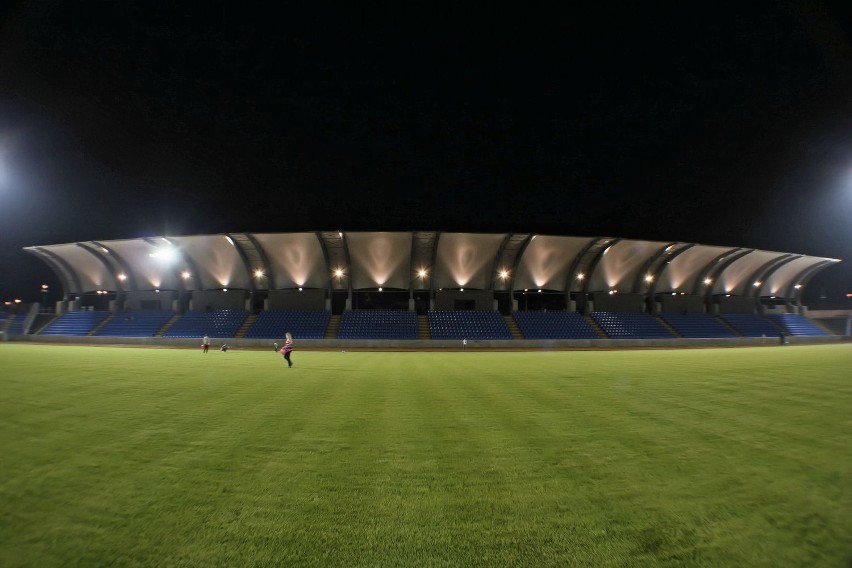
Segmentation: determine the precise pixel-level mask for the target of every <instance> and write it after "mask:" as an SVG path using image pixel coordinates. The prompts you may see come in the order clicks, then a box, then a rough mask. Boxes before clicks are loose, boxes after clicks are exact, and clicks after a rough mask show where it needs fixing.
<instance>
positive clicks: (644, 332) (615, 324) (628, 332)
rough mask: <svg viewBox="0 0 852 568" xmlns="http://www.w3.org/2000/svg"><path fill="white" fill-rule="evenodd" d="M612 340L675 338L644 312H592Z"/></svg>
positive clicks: (593, 317)
mask: <svg viewBox="0 0 852 568" xmlns="http://www.w3.org/2000/svg"><path fill="white" fill-rule="evenodd" d="M592 319H594V320H595V322H597V324H598V325H599V326H601V329H603V330H604V333H606V335H607V337H609V338H610V339H671V338H672V337H674V336H673V335H672V334H671V332H670V331H669V330H667V329H666V328H665V327H664V326H663V325H662V324H661V323H660V322H659V321H657V319H656V318H654V316H652V315H650V314H646V313H642V312H592Z"/></svg>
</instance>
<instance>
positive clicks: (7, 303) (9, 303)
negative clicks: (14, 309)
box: [3, 302, 12, 306]
mask: <svg viewBox="0 0 852 568" xmlns="http://www.w3.org/2000/svg"><path fill="white" fill-rule="evenodd" d="M3 305H4V306H11V305H12V302H3Z"/></svg>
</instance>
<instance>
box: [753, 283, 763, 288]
mask: <svg viewBox="0 0 852 568" xmlns="http://www.w3.org/2000/svg"><path fill="white" fill-rule="evenodd" d="M761 284H762V282H760V281H757V282H755V283H754V287H755V288H758V287H759V286H760V285H761Z"/></svg>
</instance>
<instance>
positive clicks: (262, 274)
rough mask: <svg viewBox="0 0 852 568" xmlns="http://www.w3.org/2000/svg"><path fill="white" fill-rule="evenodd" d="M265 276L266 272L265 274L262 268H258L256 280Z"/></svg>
mask: <svg viewBox="0 0 852 568" xmlns="http://www.w3.org/2000/svg"><path fill="white" fill-rule="evenodd" d="M263 276H264V272H263V269H262V268H258V269H257V270H255V271H254V277H255V278H263Z"/></svg>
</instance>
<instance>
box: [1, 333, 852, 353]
mask: <svg viewBox="0 0 852 568" xmlns="http://www.w3.org/2000/svg"><path fill="white" fill-rule="evenodd" d="M8 339H9V340H10V341H25V342H31V343H68V344H78V345H130V346H140V347H185V348H191V349H199V345H198V338H165V337H124V338H116V337H69V336H55V335H46V336H39V335H10V336H8ZM787 340H788V345H818V344H824V343H840V342H844V341H852V337H850V336H843V337H841V336H824V337H799V336H787ZM274 341H275V340H274V339H245V338H233V339H227V340H217V342H214V343H213V345H212V347H211V349H213V348H215V349H218V348H219V347H220V345H221V343H227V344H228V345H229V346H230V347H232V348H234V349H269V350H270V351H271V350H272V343H273V342H274ZM219 342H221V343H219ZM279 343H280V340H279ZM759 346H780V345H779V342H778V338H775V337H767V338H763V337H732V338H721V339H684V338H676V339H553V340H528V339H527V340H520V339H510V340H482V341H475V340H468V345H467V348H468V349H502V350H518V351H522V350H527V349H607V348H608V349H624V348H655V349H674V348H679V347H759ZM296 347H297V349H328V350H338V349H339V350H347V349H373V350H377V351H381V350H395V349H412V350H414V349H422V350H442V349H450V350H461V349H462V343H461V341H460V340H413V341H404V340H380V339H304V340H299V338H296Z"/></svg>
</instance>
